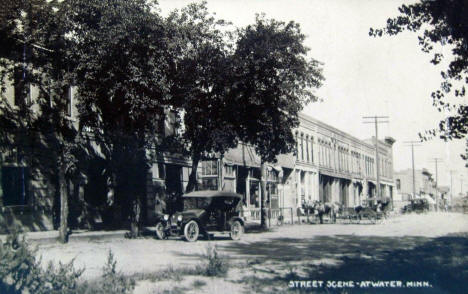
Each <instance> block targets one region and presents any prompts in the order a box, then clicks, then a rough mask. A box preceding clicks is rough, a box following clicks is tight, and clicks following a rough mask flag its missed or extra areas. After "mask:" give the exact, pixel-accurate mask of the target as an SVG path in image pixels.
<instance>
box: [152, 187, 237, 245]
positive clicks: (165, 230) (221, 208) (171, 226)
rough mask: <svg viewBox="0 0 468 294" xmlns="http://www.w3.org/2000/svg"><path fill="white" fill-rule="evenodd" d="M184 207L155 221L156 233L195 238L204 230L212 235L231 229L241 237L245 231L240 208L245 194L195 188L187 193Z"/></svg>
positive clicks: (232, 236)
mask: <svg viewBox="0 0 468 294" xmlns="http://www.w3.org/2000/svg"><path fill="white" fill-rule="evenodd" d="M182 199H183V204H184V207H183V211H181V212H176V213H174V214H172V215H168V214H165V215H163V216H162V217H160V218H159V221H158V222H157V223H156V236H157V237H158V239H165V238H166V237H168V236H184V238H185V240H187V241H189V242H194V241H196V240H197V239H198V237H199V235H200V234H202V235H204V236H205V238H210V237H211V236H212V234H213V233H214V232H222V233H229V234H230V237H231V239H233V240H239V239H240V238H241V236H242V234H243V232H244V220H243V219H242V217H241V216H240V211H239V209H238V207H239V205H240V201H241V199H242V195H240V194H236V193H232V192H224V191H195V192H191V193H187V194H184V195H183V196H182Z"/></svg>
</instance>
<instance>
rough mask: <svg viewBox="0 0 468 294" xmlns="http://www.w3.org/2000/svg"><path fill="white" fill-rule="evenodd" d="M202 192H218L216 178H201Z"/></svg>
mask: <svg viewBox="0 0 468 294" xmlns="http://www.w3.org/2000/svg"><path fill="white" fill-rule="evenodd" d="M202 189H203V190H213V191H216V190H218V178H203V179H202Z"/></svg>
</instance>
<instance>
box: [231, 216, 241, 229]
mask: <svg viewBox="0 0 468 294" xmlns="http://www.w3.org/2000/svg"><path fill="white" fill-rule="evenodd" d="M234 221H239V222H240V223H241V225H242V226H243V227H244V226H245V223H244V220H243V219H242V218H240V217H238V216H235V217H232V218H231V219H230V220H229V221H228V224H229V228H230V227H231V225H232V223H233V222H234Z"/></svg>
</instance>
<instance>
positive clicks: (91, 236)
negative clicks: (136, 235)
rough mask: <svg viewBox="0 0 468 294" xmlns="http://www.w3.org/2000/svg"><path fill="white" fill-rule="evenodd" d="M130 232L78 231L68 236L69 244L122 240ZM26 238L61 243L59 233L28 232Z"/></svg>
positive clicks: (44, 242)
mask: <svg viewBox="0 0 468 294" xmlns="http://www.w3.org/2000/svg"><path fill="white" fill-rule="evenodd" d="M127 232H128V231H125V230H119V231H76V232H72V233H71V234H70V235H69V236H68V242H69V243H73V242H78V241H85V242H91V241H99V240H109V239H120V238H124V237H125V233H127ZM23 236H24V237H25V239H26V241H27V242H29V243H32V244H55V243H59V241H58V237H59V233H58V231H46V232H27V233H24V234H20V238H22V237H23ZM6 237H7V235H0V241H2V242H4V241H5V240H6Z"/></svg>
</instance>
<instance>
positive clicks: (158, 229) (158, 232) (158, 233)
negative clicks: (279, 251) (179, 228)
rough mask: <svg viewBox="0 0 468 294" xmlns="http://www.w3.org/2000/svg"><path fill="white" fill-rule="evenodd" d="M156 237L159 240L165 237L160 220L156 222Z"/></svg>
mask: <svg viewBox="0 0 468 294" xmlns="http://www.w3.org/2000/svg"><path fill="white" fill-rule="evenodd" d="M156 238H158V239H159V240H163V239H165V238H166V233H165V232H164V225H163V223H162V222H159V223H157V224H156Z"/></svg>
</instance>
